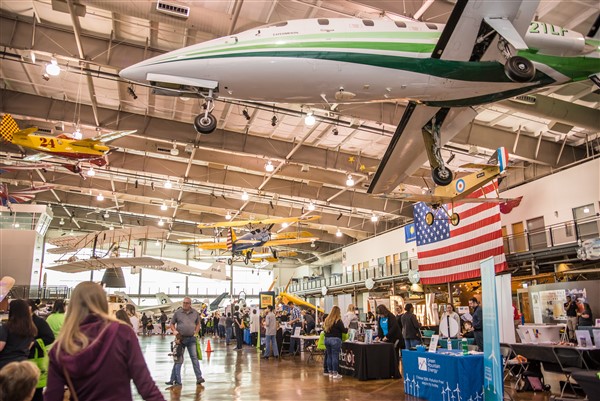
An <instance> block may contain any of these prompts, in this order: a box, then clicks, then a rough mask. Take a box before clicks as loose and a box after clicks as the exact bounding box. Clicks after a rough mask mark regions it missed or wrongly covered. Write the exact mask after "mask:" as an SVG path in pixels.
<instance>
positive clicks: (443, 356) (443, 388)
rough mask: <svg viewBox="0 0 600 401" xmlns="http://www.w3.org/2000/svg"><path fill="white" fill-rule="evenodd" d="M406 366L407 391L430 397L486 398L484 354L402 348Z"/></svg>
mask: <svg viewBox="0 0 600 401" xmlns="http://www.w3.org/2000/svg"><path fill="white" fill-rule="evenodd" d="M442 352H443V353H442ZM402 367H403V371H404V392H405V393H406V394H410V395H413V396H415V397H419V398H422V399H425V400H430V401H452V400H459V399H460V400H469V399H471V400H483V355H466V356H463V355H461V352H460V351H458V350H456V351H455V352H451V354H448V352H446V351H442V350H440V351H439V352H437V353H435V352H417V351H408V350H402Z"/></svg>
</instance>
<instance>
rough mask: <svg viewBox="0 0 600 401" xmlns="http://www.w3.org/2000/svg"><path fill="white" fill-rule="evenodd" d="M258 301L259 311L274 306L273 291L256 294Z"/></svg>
mask: <svg viewBox="0 0 600 401" xmlns="http://www.w3.org/2000/svg"><path fill="white" fill-rule="evenodd" d="M258 296H259V299H260V309H264V308H266V307H267V306H269V305H271V306H275V292H274V291H263V292H260V293H259V294H258Z"/></svg>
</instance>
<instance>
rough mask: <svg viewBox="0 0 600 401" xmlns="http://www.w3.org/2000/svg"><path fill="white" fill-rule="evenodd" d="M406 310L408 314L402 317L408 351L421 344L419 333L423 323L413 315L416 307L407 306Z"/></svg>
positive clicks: (403, 333) (403, 332)
mask: <svg viewBox="0 0 600 401" xmlns="http://www.w3.org/2000/svg"><path fill="white" fill-rule="evenodd" d="M404 310H405V311H406V313H405V314H404V315H402V335H403V336H404V343H405V344H406V349H411V348H413V347H416V346H417V345H419V344H421V332H420V331H419V329H420V328H421V323H419V321H418V320H417V317H416V316H415V314H414V313H413V310H414V307H413V305H412V304H410V303H409V304H406V305H405V306H404Z"/></svg>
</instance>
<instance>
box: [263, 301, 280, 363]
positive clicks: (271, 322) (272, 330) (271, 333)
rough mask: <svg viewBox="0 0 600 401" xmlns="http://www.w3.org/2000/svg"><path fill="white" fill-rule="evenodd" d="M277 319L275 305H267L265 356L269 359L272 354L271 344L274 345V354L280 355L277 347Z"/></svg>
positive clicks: (276, 356)
mask: <svg viewBox="0 0 600 401" xmlns="http://www.w3.org/2000/svg"><path fill="white" fill-rule="evenodd" d="M276 335H277V320H276V318H275V314H274V313H273V305H269V306H267V316H265V346H266V347H265V354H264V355H263V358H265V359H269V354H271V346H272V347H273V356H274V357H275V358H278V357H279V351H278V349H277V339H276Z"/></svg>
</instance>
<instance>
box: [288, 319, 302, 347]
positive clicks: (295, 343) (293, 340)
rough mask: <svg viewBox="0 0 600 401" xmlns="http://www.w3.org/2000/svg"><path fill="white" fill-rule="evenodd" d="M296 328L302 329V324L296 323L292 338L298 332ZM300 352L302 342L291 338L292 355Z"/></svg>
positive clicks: (293, 327)
mask: <svg viewBox="0 0 600 401" xmlns="http://www.w3.org/2000/svg"><path fill="white" fill-rule="evenodd" d="M296 327H302V324H300V323H294V325H293V326H292V336H293V335H294V332H295V331H296ZM298 351H300V340H298V339H297V338H294V337H291V336H290V354H295V353H296V352H298Z"/></svg>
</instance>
